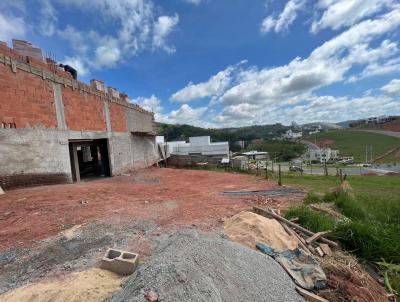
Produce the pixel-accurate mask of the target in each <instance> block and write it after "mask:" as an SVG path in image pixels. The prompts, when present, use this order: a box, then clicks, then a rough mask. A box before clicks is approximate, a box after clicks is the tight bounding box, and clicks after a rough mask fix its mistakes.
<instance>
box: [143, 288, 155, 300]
mask: <svg viewBox="0 0 400 302" xmlns="http://www.w3.org/2000/svg"><path fill="white" fill-rule="evenodd" d="M144 296H145V298H146V299H147V301H149V302H157V301H158V295H157V293H156V292H155V291H154V290H151V289H150V290H148V291H146V293H145V294H144Z"/></svg>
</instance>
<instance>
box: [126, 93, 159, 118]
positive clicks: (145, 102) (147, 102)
mask: <svg viewBox="0 0 400 302" xmlns="http://www.w3.org/2000/svg"><path fill="white" fill-rule="evenodd" d="M131 102H132V103H136V104H138V105H140V106H141V107H143V108H144V109H146V110H148V111H151V112H154V114H155V119H156V121H158V120H159V119H160V118H162V112H163V110H164V108H163V107H162V106H161V100H160V99H159V98H158V97H156V96H155V95H152V96H151V97H149V98H146V97H138V98H136V99H132V100H131Z"/></svg>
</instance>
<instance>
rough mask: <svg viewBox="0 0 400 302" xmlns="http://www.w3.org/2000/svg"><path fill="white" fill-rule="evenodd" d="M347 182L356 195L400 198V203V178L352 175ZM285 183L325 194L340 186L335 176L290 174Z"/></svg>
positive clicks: (285, 178) (285, 176)
mask: <svg viewBox="0 0 400 302" xmlns="http://www.w3.org/2000/svg"><path fill="white" fill-rule="evenodd" d="M347 180H348V181H349V183H350V185H351V186H352V188H353V189H354V193H356V194H370V195H372V196H380V197H382V196H388V195H389V196H390V195H393V196H399V203H400V177H398V176H362V175H351V176H348V178H347ZM283 183H284V184H285V185H293V186H296V187H301V188H305V189H306V190H308V191H310V192H318V193H325V192H327V191H328V190H329V188H332V187H335V186H338V185H339V179H338V178H337V177H335V176H327V177H325V176H323V177H321V176H319V175H305V174H304V175H303V176H300V175H299V174H290V175H286V174H285V175H284V178H283Z"/></svg>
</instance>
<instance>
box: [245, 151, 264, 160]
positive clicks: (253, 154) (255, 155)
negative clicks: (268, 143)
mask: <svg viewBox="0 0 400 302" xmlns="http://www.w3.org/2000/svg"><path fill="white" fill-rule="evenodd" d="M240 154H241V155H243V156H245V157H246V158H247V160H258V159H268V152H258V151H249V152H243V153H240Z"/></svg>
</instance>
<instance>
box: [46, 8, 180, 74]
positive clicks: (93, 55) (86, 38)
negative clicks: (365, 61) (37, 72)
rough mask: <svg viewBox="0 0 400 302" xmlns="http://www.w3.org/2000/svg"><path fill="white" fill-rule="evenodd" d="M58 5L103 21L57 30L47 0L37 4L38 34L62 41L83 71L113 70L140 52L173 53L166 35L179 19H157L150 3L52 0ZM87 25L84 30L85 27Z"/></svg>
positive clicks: (52, 9)
mask: <svg viewBox="0 0 400 302" xmlns="http://www.w3.org/2000/svg"><path fill="white" fill-rule="evenodd" d="M55 1H56V2H57V3H58V4H59V5H61V6H65V7H66V6H68V8H69V9H71V10H72V9H74V10H80V11H82V12H84V13H87V14H96V15H97V17H98V18H99V19H100V20H101V21H102V22H99V24H100V26H98V27H96V28H90V27H89V28H87V25H88V24H90V23H87V24H80V25H79V28H78V27H74V26H72V25H67V26H66V27H65V28H58V26H59V24H58V18H57V11H56V10H55V9H54V6H52V5H51V3H52V2H50V0H41V1H40V5H41V6H40V20H41V21H40V26H39V29H40V30H41V33H42V34H43V35H46V36H50V35H54V34H56V35H58V36H59V37H61V38H63V39H65V40H66V41H67V42H68V45H69V46H71V47H72V49H73V51H74V52H75V54H74V55H73V57H79V58H80V61H81V62H82V63H84V65H85V66H86V69H100V68H112V67H115V66H117V65H118V64H119V63H123V62H126V61H127V60H129V59H130V58H132V57H133V56H135V55H137V54H138V53H139V52H142V51H145V50H155V49H162V50H164V51H166V52H168V53H172V52H174V51H175V47H174V46H173V45H169V44H168V36H169V35H170V34H171V32H172V31H173V29H174V28H175V27H176V26H177V24H178V22H179V16H178V15H177V14H175V15H174V16H165V15H161V16H158V12H159V9H158V8H156V7H155V6H154V4H153V2H152V1H151V0H119V1H114V0H55ZM85 26H86V28H85Z"/></svg>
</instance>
